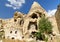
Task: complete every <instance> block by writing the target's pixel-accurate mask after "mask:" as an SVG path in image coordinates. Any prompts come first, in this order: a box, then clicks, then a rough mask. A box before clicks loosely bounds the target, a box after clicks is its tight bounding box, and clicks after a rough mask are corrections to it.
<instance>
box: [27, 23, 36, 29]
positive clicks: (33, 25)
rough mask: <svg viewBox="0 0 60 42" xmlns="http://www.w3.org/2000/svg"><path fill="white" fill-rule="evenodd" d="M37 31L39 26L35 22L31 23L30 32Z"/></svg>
mask: <svg viewBox="0 0 60 42" xmlns="http://www.w3.org/2000/svg"><path fill="white" fill-rule="evenodd" d="M30 29H35V30H37V24H36V23H35V22H30V23H29V25H28V30H30Z"/></svg>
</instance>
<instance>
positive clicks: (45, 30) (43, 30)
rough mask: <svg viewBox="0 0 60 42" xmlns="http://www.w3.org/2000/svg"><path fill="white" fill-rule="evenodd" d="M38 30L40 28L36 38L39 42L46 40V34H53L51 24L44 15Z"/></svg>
mask: <svg viewBox="0 0 60 42" xmlns="http://www.w3.org/2000/svg"><path fill="white" fill-rule="evenodd" d="M38 28H39V30H38V32H36V33H35V36H36V38H37V39H39V40H40V39H41V40H45V38H46V37H45V34H51V33H52V25H51V22H50V21H49V20H48V18H46V17H45V16H44V15H42V17H41V19H40V20H39V24H38ZM47 40H48V39H47ZM47 40H46V41H47Z"/></svg>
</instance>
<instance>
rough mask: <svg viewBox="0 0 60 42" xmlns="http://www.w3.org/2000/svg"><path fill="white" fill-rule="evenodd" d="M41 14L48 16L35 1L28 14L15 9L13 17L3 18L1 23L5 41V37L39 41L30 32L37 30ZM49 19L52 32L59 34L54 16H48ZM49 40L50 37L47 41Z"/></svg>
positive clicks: (31, 41)
mask: <svg viewBox="0 0 60 42" xmlns="http://www.w3.org/2000/svg"><path fill="white" fill-rule="evenodd" d="M42 15H44V16H45V17H48V15H47V12H46V11H45V10H44V9H43V8H42V7H41V6H40V5H39V4H38V3H37V2H34V3H33V5H32V7H31V9H30V11H29V12H28V14H23V13H20V12H17V11H16V12H15V14H14V18H11V19H5V20H3V22H2V23H1V24H2V25H3V28H4V31H5V39H6V40H5V41H6V42H7V39H14V40H15V39H18V40H21V41H22V42H23V41H24V42H40V41H39V40H38V41H36V38H35V37H33V35H32V34H31V33H33V32H37V31H38V23H39V20H40V19H41V17H42ZM49 21H50V22H52V26H53V33H54V34H56V35H57V34H59V31H58V27H57V23H56V19H55V17H54V16H53V17H49ZM59 21H60V20H59ZM52 38H53V37H52ZM53 40H55V39H53ZM53 40H52V41H53ZM56 40H57V39H56ZM50 41H51V37H50V40H49V41H48V42H50ZM42 42H45V41H42ZM56 42H57V41H56Z"/></svg>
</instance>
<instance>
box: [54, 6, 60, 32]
mask: <svg viewBox="0 0 60 42" xmlns="http://www.w3.org/2000/svg"><path fill="white" fill-rule="evenodd" d="M55 17H56V21H57V26H58V29H59V32H60V5H58V8H57V11H56V13H55Z"/></svg>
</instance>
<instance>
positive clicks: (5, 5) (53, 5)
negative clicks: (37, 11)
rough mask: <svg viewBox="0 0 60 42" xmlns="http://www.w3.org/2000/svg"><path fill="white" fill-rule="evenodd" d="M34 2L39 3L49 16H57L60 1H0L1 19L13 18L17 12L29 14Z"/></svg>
mask: <svg viewBox="0 0 60 42" xmlns="http://www.w3.org/2000/svg"><path fill="white" fill-rule="evenodd" d="M34 1H36V2H38V3H39V4H40V5H41V6H42V7H43V8H44V9H45V10H46V11H47V13H48V14H49V16H52V15H54V14H55V12H56V10H57V6H58V5H59V4H60V1H59V0H0V18H3V19H7V18H12V17H13V15H14V12H16V11H19V12H22V13H24V14H27V13H28V12H29V10H30V8H31V5H32V4H33V2H34Z"/></svg>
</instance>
